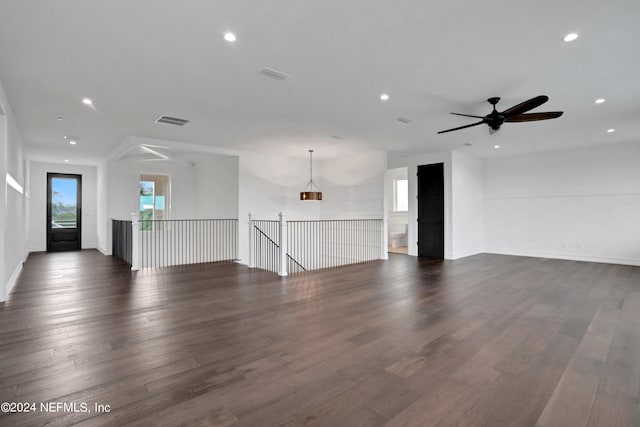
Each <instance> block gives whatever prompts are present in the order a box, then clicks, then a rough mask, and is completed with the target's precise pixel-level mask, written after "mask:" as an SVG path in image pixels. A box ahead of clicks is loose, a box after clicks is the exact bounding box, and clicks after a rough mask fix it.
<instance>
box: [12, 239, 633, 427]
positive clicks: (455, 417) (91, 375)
mask: <svg viewBox="0 0 640 427" xmlns="http://www.w3.org/2000/svg"><path fill="white" fill-rule="evenodd" d="M0 378H1V379H0V401H9V402H36V403H37V404H38V405H39V404H40V402H63V403H76V404H77V405H80V404H81V403H83V402H84V403H87V404H88V405H89V406H88V408H89V409H90V410H91V411H92V412H81V408H78V410H79V412H75V413H73V412H65V411H64V410H63V409H62V410H61V411H62V412H58V413H52V412H49V413H46V412H41V411H39V408H38V412H36V413H28V414H10V415H7V414H4V415H0V425H3V426H33V425H42V424H45V423H51V425H72V424H76V423H77V424H78V425H82V426H96V425H100V426H102V425H125V424H126V425H129V424H131V425H140V426H165V425H166V426H175V425H183V424H184V425H200V426H204V425H216V426H232V425H234V426H279V425H286V426H297V425H305V426H333V427H335V426H432V425H433V426H450V425H457V426H476V425H486V426H533V425H541V426H563V427H573V426H607V427H609V426H638V425H640V415H639V412H640V411H639V400H638V398H639V392H640V268H637V267H629V266H618V265H606V264H594V263H582V262H572V261H557V260H544V259H534V258H520V257H509V256H499V255H478V256H474V257H469V258H466V259H462V260H458V261H446V262H426V261H420V260H419V259H417V258H414V257H408V256H402V255H392V256H391V260H390V261H387V262H383V261H380V262H371V263H367V264H362V265H357V266H353V267H347V268H341V269H335V270H330V271H325V272H320V273H315V274H307V275H301V276H296V277H289V278H284V279H280V278H278V277H277V276H274V275H272V274H270V273H265V272H260V271H251V270H249V269H247V268H245V267H243V266H239V265H235V264H218V265H206V266H192V267H175V268H167V269H161V270H155V271H143V272H138V273H137V274H132V273H131V272H130V271H129V270H128V268H127V267H126V266H124V265H123V264H122V263H120V262H118V261H117V260H114V259H112V258H111V257H104V256H102V255H100V254H99V253H98V252H94V251H83V252H76V253H58V254H50V255H45V254H38V255H32V256H30V257H29V259H28V261H27V263H26V265H25V268H24V271H23V273H22V276H21V277H20V279H19V282H18V284H17V286H16V288H15V289H14V291H13V293H12V295H11V297H10V300H9V301H8V302H7V303H5V305H4V307H3V308H1V309H0ZM95 403H99V404H104V405H110V408H111V411H110V412H109V413H104V414H100V413H96V412H95V411H94V404H95Z"/></svg>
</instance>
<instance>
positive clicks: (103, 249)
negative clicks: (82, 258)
mask: <svg viewBox="0 0 640 427" xmlns="http://www.w3.org/2000/svg"><path fill="white" fill-rule="evenodd" d="M95 249H97V250H98V252H100V253H101V254H102V255H104V256H110V255H111V251H107V250H106V249H105V248H103V247H101V246H96V247H95Z"/></svg>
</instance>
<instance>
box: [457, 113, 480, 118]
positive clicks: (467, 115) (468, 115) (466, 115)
mask: <svg viewBox="0 0 640 427" xmlns="http://www.w3.org/2000/svg"><path fill="white" fill-rule="evenodd" d="M450 114H455V115H456V116H463V117H475V118H476V119H484V116H474V115H472V114H462V113H450Z"/></svg>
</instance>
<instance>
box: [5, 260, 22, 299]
mask: <svg viewBox="0 0 640 427" xmlns="http://www.w3.org/2000/svg"><path fill="white" fill-rule="evenodd" d="M21 272H22V263H20V264H18V266H17V267H16V269H15V270H14V272H13V274H12V275H11V277H10V278H9V281H8V282H7V284H6V287H5V293H4V299H3V301H6V300H7V299H8V298H9V293H11V290H12V289H13V287H14V286H15V285H16V282H17V281H18V276H19V275H20V273H21Z"/></svg>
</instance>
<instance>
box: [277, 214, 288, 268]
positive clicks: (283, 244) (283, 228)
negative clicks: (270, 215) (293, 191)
mask: <svg viewBox="0 0 640 427" xmlns="http://www.w3.org/2000/svg"><path fill="white" fill-rule="evenodd" d="M278 216H279V217H280V227H278V230H279V236H278V237H279V238H280V266H279V267H278V275H279V276H286V275H287V220H286V218H285V214H284V213H283V212H280V213H279V214H278Z"/></svg>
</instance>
